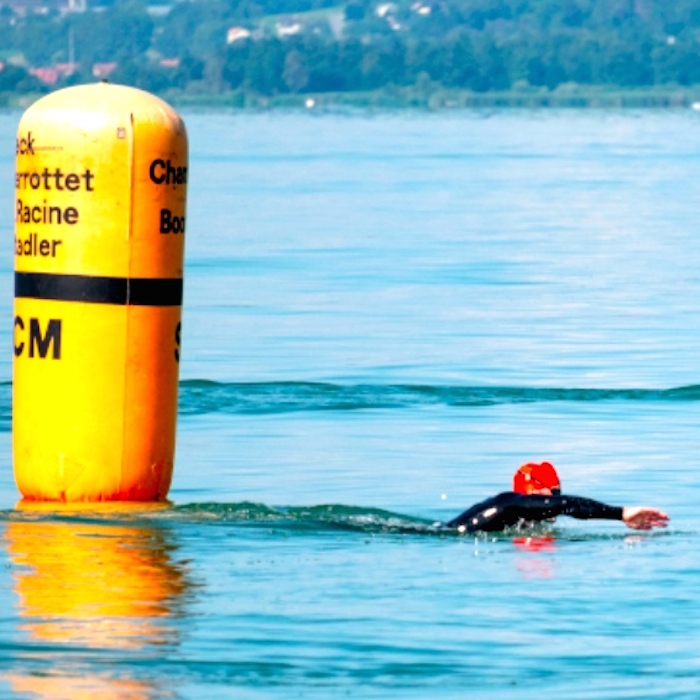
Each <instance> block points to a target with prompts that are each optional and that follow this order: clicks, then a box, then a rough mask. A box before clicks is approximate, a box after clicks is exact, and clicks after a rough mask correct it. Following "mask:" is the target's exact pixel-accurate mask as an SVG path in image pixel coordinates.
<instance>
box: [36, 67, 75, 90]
mask: <svg viewBox="0 0 700 700" xmlns="http://www.w3.org/2000/svg"><path fill="white" fill-rule="evenodd" d="M79 68H80V65H79V64H77V63H57V64H56V65H55V66H46V67H41V68H30V69H29V72H30V74H31V75H33V76H35V77H36V78H38V79H39V80H40V81H41V82H42V83H45V84H46V85H54V84H55V83H57V82H58V81H59V80H60V79H61V78H67V77H68V76H69V75H73V73H75V72H76V71H77V70H78V69H79Z"/></svg>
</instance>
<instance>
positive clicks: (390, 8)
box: [374, 2, 398, 17]
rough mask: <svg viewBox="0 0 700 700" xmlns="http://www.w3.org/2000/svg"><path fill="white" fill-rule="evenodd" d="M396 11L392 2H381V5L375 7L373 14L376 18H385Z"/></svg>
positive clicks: (396, 8)
mask: <svg viewBox="0 0 700 700" xmlns="http://www.w3.org/2000/svg"><path fill="white" fill-rule="evenodd" d="M396 10H398V7H397V6H396V5H395V4H394V3H393V2H383V3H382V4H381V5H377V9H376V10H375V11H374V14H375V15H377V17H386V16H387V15H390V14H392V13H394V12H396Z"/></svg>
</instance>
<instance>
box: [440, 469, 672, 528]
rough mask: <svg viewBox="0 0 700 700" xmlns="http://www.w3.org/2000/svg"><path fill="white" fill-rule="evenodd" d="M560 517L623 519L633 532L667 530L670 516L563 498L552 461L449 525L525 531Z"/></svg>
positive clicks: (515, 478) (520, 475)
mask: <svg viewBox="0 0 700 700" xmlns="http://www.w3.org/2000/svg"><path fill="white" fill-rule="evenodd" d="M558 515H569V516H571V517H572V518H578V519H580V520H589V519H593V518H595V519H603V520H622V522H624V523H625V525H627V527H630V528H632V529H633V530H651V529H652V528H654V527H666V524H667V523H668V521H669V520H670V518H669V517H668V515H666V513H664V512H662V511H660V510H658V509H656V508H647V507H646V506H635V507H632V508H630V507H619V506H609V505H606V504H605V503H601V502H600V501H594V500H592V499H590V498H582V497H581V496H562V495H561V481H560V480H559V475H558V474H557V472H556V470H555V469H554V467H553V466H552V465H551V464H550V463H549V462H542V464H534V463H528V464H523V466H522V467H520V469H518V471H516V472H515V475H514V476H513V490H512V491H506V492H504V493H499V494H498V495H497V496H493V497H492V498H488V499H486V500H485V501H482V502H481V503H477V504H475V505H473V506H472V507H471V508H468V509H467V510H465V511H464V513H462V514H461V515H459V516H457V517H456V518H454V519H453V520H450V522H448V523H447V527H451V528H456V529H457V530H459V532H497V531H499V530H503V529H504V528H507V527H512V528H516V529H522V528H526V527H531V526H532V525H534V524H535V523H538V522H541V521H543V520H548V521H552V520H554V518H556V517H557V516H558Z"/></svg>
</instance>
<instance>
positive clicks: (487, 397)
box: [180, 379, 700, 415]
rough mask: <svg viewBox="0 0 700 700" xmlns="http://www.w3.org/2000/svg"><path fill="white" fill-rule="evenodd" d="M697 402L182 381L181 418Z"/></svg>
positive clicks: (684, 396) (599, 392)
mask: <svg viewBox="0 0 700 700" xmlns="http://www.w3.org/2000/svg"><path fill="white" fill-rule="evenodd" d="M601 401H608V402H611V401H618V402H619V401H625V402H630V401H633V402H658V401H662V402H668V401H690V402H692V401H700V385H693V386H684V387H678V388H674V389H566V388H536V387H487V386H444V385H442V386H441V385H437V386H428V385H421V384H329V383H322V382H250V383H244V382H228V383H220V382H213V381H207V380H200V379H193V380H185V381H183V382H181V384H180V414H181V415H201V414H206V413H236V414H265V413H289V412H295V411H358V410H368V409H400V408H421V407H432V406H448V407H456V408H460V407H464V408H469V407H479V406H495V405H500V404H521V403H543V402H601Z"/></svg>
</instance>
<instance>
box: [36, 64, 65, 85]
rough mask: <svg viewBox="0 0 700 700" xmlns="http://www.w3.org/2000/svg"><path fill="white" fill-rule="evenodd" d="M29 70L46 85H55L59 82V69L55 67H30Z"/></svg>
mask: <svg viewBox="0 0 700 700" xmlns="http://www.w3.org/2000/svg"><path fill="white" fill-rule="evenodd" d="M29 72H30V74H31V75H33V76H34V77H35V78H38V79H39V80H40V81H41V82H42V83H44V84H45V85H54V84H55V83H57V82H58V77H59V76H58V71H57V70H56V69H55V68H30V69H29Z"/></svg>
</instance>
